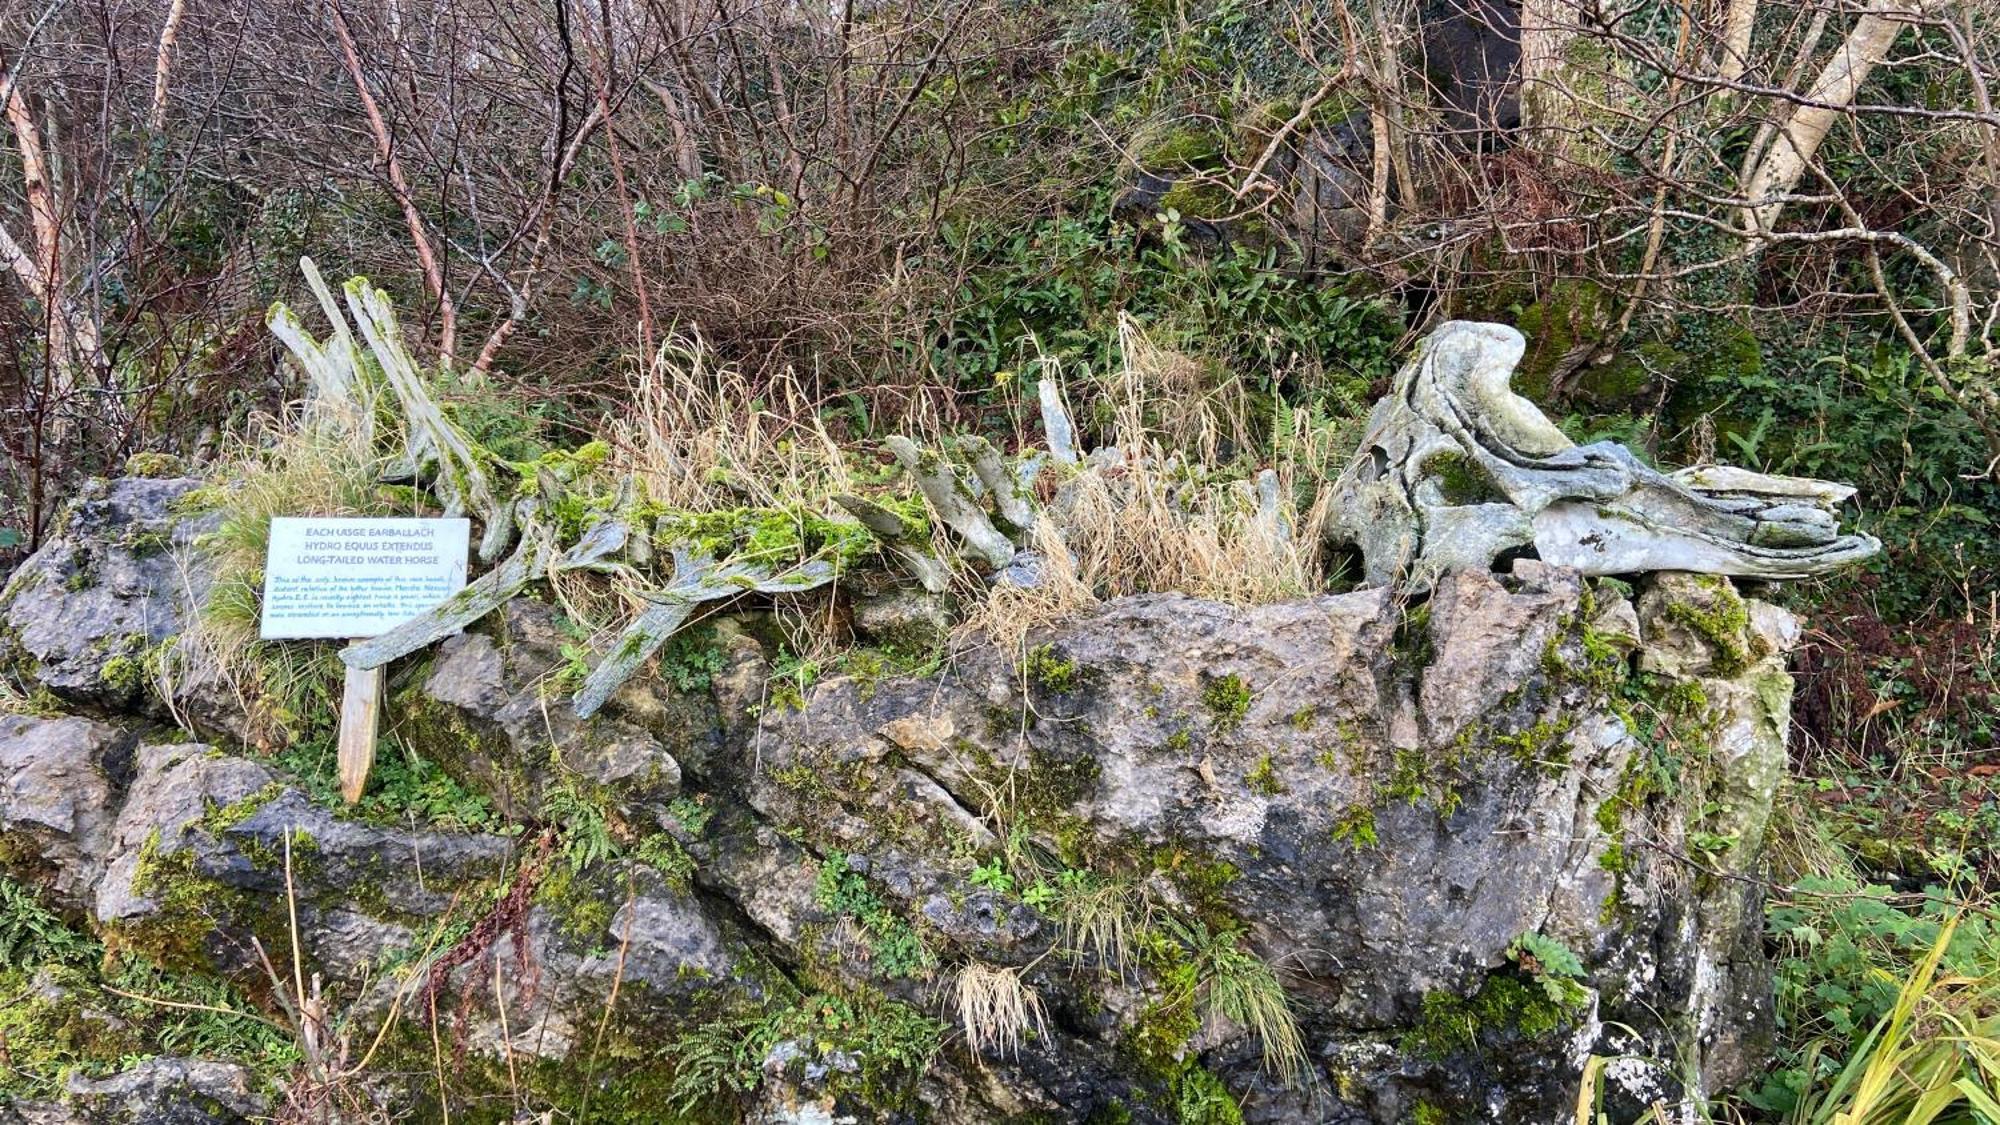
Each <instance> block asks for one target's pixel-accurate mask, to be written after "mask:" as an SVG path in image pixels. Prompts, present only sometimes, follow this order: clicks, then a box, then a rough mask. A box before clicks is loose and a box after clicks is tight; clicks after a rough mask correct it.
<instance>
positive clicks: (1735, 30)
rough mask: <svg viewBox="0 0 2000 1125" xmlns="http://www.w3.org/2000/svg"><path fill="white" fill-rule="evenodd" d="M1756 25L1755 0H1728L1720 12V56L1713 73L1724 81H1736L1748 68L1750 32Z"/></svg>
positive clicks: (1740, 78)
mask: <svg viewBox="0 0 2000 1125" xmlns="http://www.w3.org/2000/svg"><path fill="white" fill-rule="evenodd" d="M1756 26H1757V0H1729V6H1728V8H1727V9H1725V10H1724V11H1723V13H1722V58H1721V59H1720V60H1719V61H1718V62H1717V63H1716V67H1715V73H1716V76H1717V77H1718V78H1721V79H1722V80H1723V81H1724V82H1737V81H1740V80H1742V78H1743V75H1744V73H1745V72H1746V71H1748V70H1749V69H1750V43H1751V33H1752V32H1753V31H1754V30H1755V28H1756Z"/></svg>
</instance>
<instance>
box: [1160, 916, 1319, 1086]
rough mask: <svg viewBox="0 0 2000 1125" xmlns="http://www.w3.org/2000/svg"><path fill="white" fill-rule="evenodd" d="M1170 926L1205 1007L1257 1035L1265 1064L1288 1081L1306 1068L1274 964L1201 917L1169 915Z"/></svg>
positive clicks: (1303, 1045) (1302, 1043)
mask: <svg viewBox="0 0 2000 1125" xmlns="http://www.w3.org/2000/svg"><path fill="white" fill-rule="evenodd" d="M1163 930H1164V932H1165V933H1166V934H1167V935H1168V936H1170V937H1172V939H1173V940H1174V942H1175V943H1177V944H1178V945H1179V946H1180V947H1181V949H1182V950H1183V956H1184V957H1185V958H1186V963H1187V964H1188V965H1190V966H1192V968H1193V970H1194V973H1193V980H1194V983H1195V987H1196V990H1197V992H1198V994H1199V996H1200V999H1201V1004H1202V1012H1203V1014H1204V1015H1205V1016H1207V1017H1209V1018H1215V1017H1220V1018H1222V1019H1226V1020H1228V1021H1230V1022H1231V1023H1234V1024H1235V1025H1236V1026H1238V1027H1241V1028H1243V1029H1244V1030H1245V1031H1248V1032H1249V1033H1250V1034H1252V1035H1254V1036H1256V1037H1257V1041H1258V1042H1259V1043H1260V1044H1262V1045H1263V1049H1264V1068H1265V1069H1266V1070H1268V1071H1270V1072H1271V1073H1272V1074H1275V1075H1277V1076H1278V1077H1279V1078H1281V1079H1283V1080H1284V1081H1285V1082H1286V1083H1288V1084H1295V1083H1297V1082H1298V1080H1299V1079H1300V1078H1301V1077H1302V1076H1303V1075H1304V1074H1305V1072H1306V1067H1307V1064H1308V1062H1310V1057H1309V1056H1308V1055H1307V1053H1306V1043H1305V1037H1304V1036H1303V1035H1302V1034H1300V1032H1299V1022H1298V1018H1297V1017H1296V1016H1294V1015H1293V1014H1292V1006H1291V1001H1290V1000H1288V999H1287V998H1286V996H1285V987H1284V985H1283V984H1282V983H1280V982H1279V980H1278V974H1277V973H1275V972H1273V971H1272V969H1271V966H1269V965H1267V964H1265V963H1264V962H1263V961H1262V960H1260V959H1258V957H1257V955H1256V954H1254V953H1252V952H1250V950H1248V949H1246V948H1244V945H1243V939H1242V935H1241V934H1240V933H1237V932H1235V931H1231V930H1214V929H1210V928H1209V927H1208V926H1207V925H1205V924H1203V923H1201V922H1194V921H1190V922H1181V921H1176V920H1169V921H1168V922H1166V923H1165V925H1164V926H1163Z"/></svg>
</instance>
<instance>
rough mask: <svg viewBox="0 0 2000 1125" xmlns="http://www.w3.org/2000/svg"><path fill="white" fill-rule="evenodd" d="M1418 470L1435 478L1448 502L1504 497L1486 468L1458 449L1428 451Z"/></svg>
mask: <svg viewBox="0 0 2000 1125" xmlns="http://www.w3.org/2000/svg"><path fill="white" fill-rule="evenodd" d="M1421 471H1422V472H1423V473H1424V474H1425V475H1427V476H1429V477H1431V478H1432V479H1433V480H1435V481H1436V482H1437V486H1438V493H1439V494H1440V496H1441V497H1442V498H1443V499H1444V502H1445V503H1447V504H1453V505H1464V504H1496V503H1500V502H1501V501H1504V500H1505V499H1506V498H1507V497H1506V496H1505V495H1504V494H1503V493H1501V491H1500V489H1499V487H1498V486H1496V485H1495V484H1494V483H1493V478H1492V477H1490V476H1488V475H1487V474H1486V470H1484V469H1482V468H1480V467H1479V465H1478V463H1477V462H1475V461H1473V460H1472V458H1470V457H1467V456H1466V455H1465V454H1463V453H1460V452H1458V451H1457V450H1447V451H1445V452H1442V453H1433V454H1431V455H1430V456H1429V457H1428V458H1426V459H1425V460H1424V463H1423V468H1422V470H1421Z"/></svg>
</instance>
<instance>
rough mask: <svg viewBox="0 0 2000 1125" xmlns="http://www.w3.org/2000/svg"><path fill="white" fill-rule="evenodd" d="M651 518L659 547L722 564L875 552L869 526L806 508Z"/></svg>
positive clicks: (838, 558)
mask: <svg viewBox="0 0 2000 1125" xmlns="http://www.w3.org/2000/svg"><path fill="white" fill-rule="evenodd" d="M648 514H650V515H653V516H654V518H655V523H654V538H655V539H656V540H658V541H659V542H660V543H661V545H663V546H664V545H668V544H674V543H684V544H692V545H693V547H694V549H695V551H696V552H698V553H701V554H706V555H708V556H710V557H711V558H715V559H718V560H720V559H732V558H733V559H736V560H738V561H741V562H754V563H765V564H770V565H781V564H788V563H798V562H803V561H805V560H807V559H813V558H827V559H831V560H833V561H835V562H838V563H843V564H844V563H851V562H854V561H857V560H859V559H861V558H865V557H867V556H869V555H871V554H873V553H874V551H875V549H876V541H875V538H874V536H872V535H871V534H869V532H868V530H867V529H866V528H865V527H862V526H861V525H860V524H858V523H854V522H851V521H838V520H832V519H828V518H827V517H825V516H823V515H821V514H819V513H818V512H816V511H813V510H812V509H810V508H808V507H805V506H804V505H793V506H789V507H776V508H731V509H727V510H723V511H716V512H686V511H680V510H677V509H669V510H654V511H650V512H649V513H648ZM577 530H578V531H581V530H582V528H581V526H579V527H578V529H577Z"/></svg>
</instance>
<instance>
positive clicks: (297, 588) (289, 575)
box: [259, 516, 471, 805]
mask: <svg viewBox="0 0 2000 1125" xmlns="http://www.w3.org/2000/svg"><path fill="white" fill-rule="evenodd" d="M470 535H471V525H470V524H469V522H468V521H466V520H462V519H372V518H371V519H302V518H294V517H289V516H284V517H279V518H277V519H274V520H272V521H271V538H270V548H269V550H268V552H267V553H266V555H265V557H264V612H263V619H262V625H261V628H260V630H259V634H260V635H261V636H262V637H263V638H264V639H266V640H278V639H304V638H320V639H329V638H331V639H345V640H357V639H364V638H367V637H373V636H376V635H378V634H381V633H386V632H388V631H389V630H390V629H393V628H395V627H396V626H398V625H401V624H402V623H403V622H405V621H408V620H409V619H410V618H412V617H415V616H416V615H418V614H420V613H423V612H424V611H426V610H428V609H430V608H432V607H433V606H435V605H437V604H438V603H439V602H441V601H443V600H445V599H446V598H449V597H451V596H452V595H453V594H456V593H458V592H459V591H460V590H462V589H464V588H465V566H466V563H465V557H466V554H465V553H466V544H467V541H468V540H469V538H470ZM382 673H383V669H381V668H369V669H354V668H349V669H347V678H346V681H345V683H344V684H343V686H342V690H341V698H340V739H339V764H340V795H341V796H342V797H343V798H345V799H346V801H347V803H348V804H350V805H351V804H353V803H355V802H356V801H359V800H360V799H361V793H362V790H363V789H365V788H366V787H367V785H368V771H369V769H370V768H371V767H372V766H373V765H374V764H375V734H376V729H377V727H378V726H379V724H380V722H381V715H382Z"/></svg>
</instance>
